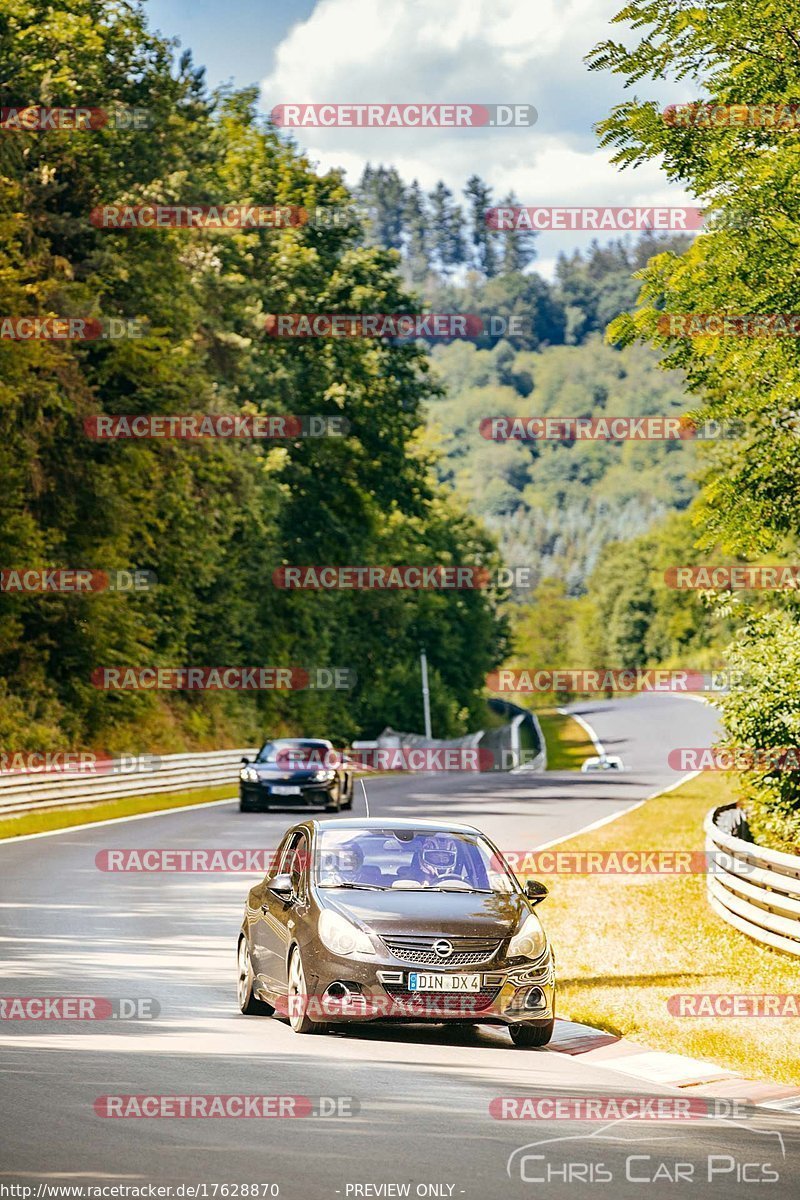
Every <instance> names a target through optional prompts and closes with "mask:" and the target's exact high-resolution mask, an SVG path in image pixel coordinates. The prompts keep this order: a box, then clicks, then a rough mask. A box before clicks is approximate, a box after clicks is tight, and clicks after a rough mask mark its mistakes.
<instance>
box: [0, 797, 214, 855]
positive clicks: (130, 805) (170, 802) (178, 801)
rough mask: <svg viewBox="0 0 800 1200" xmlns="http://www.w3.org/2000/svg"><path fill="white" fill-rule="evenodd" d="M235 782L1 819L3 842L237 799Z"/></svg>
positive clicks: (0, 829)
mask: <svg viewBox="0 0 800 1200" xmlns="http://www.w3.org/2000/svg"><path fill="white" fill-rule="evenodd" d="M235 792H236V785H235V783H225V784H220V785H219V786H218V787H209V788H195V789H194V790H190V791H188V792H158V793H154V794H151V795H149V796H126V797H124V798H123V799H121V800H108V801H104V802H101V803H99V804H76V805H74V806H70V807H69V808H51V809H44V810H41V811H39V812H26V813H19V814H18V815H15V816H10V817H3V818H0V841H3V840H5V839H6V838H13V837H19V836H20V835H21V834H23V833H44V832H45V831H47V830H50V829H68V828H69V827H70V826H71V825H86V824H89V823H90V822H91V823H92V824H94V823H95V822H98V821H109V820H111V819H112V818H113V817H130V816H133V815H135V814H137V813H146V812H157V811H158V809H161V808H183V807H184V806H185V805H187V804H205V803H207V802H209V801H211V800H225V799H228V798H230V799H233V798H234V794H235Z"/></svg>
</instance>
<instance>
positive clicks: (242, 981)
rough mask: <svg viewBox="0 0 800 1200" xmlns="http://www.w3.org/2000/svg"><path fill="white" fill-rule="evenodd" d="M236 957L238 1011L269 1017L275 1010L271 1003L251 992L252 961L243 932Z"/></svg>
mask: <svg viewBox="0 0 800 1200" xmlns="http://www.w3.org/2000/svg"><path fill="white" fill-rule="evenodd" d="M236 958H237V966H238V968H239V970H238V983H237V986H236V998H237V999H238V1001H239V1010H240V1012H243V1013H244V1015H245V1016H246V1017H271V1016H272V1014H273V1013H274V1011H275V1009H274V1008H273V1007H272V1005H271V1004H267V1003H266V1002H265V1001H264V1000H259V999H258V997H257V996H255V995H254V994H253V963H252V961H251V959H250V947H249V946H248V944H247V938H246V937H245V936H244V934H242V936H241V937H240V938H239V946H238V948H237V952H236Z"/></svg>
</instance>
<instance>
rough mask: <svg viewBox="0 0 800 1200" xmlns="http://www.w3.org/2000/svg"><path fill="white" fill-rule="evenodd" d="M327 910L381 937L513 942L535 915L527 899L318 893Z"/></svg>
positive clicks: (336, 890) (464, 894)
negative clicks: (437, 936)
mask: <svg viewBox="0 0 800 1200" xmlns="http://www.w3.org/2000/svg"><path fill="white" fill-rule="evenodd" d="M317 895H318V896H319V903H320V906H321V907H324V908H332V909H335V910H336V911H337V912H340V913H341V914H342V916H345V917H349V916H352V917H355V918H356V919H357V920H359V921H362V922H363V923H364V924H365V925H368V926H369V927H370V928H371V929H374V930H375V932H376V933H379V934H381V935H383V934H391V933H396V934H413V933H429V934H446V935H447V936H449V937H480V936H485V937H498V938H502V937H508V936H510V935H511V934H512V933H514V932H515V930H516V929H517V927H518V926H519V924H520V922H521V921H522V920H523V919H524V918H525V917H526V916H527V915H528V913H529V912H530V911H531V909H530V907H529V906H528V904H527V903H526V901H525V899H524V897H522V896H520V895H518V894H517V893H511V894H509V895H504V894H502V893H499V892H492V893H491V894H489V893H486V892H434V891H420V892H413V891H400V890H399V889H398V890H389V891H385V892H368V891H363V892H361V891H356V890H349V889H345V888H341V889H340V888H318V889H317Z"/></svg>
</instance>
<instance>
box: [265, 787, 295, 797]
mask: <svg viewBox="0 0 800 1200" xmlns="http://www.w3.org/2000/svg"><path fill="white" fill-rule="evenodd" d="M270 790H271V792H272V794H273V796H299V795H300V788H299V787H280V786H278V787H274V788H271V789H270Z"/></svg>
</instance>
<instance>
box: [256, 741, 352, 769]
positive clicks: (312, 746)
mask: <svg viewBox="0 0 800 1200" xmlns="http://www.w3.org/2000/svg"><path fill="white" fill-rule="evenodd" d="M333 753H334V752H333V750H332V749H331V747H330V746H329V745H328V744H327V743H326V742H310V741H309V742H304V741H298V740H296V739H288V738H279V739H278V740H277V741H274V742H267V743H266V744H265V745H264V746H262V747H261V749H260V750H259V752H258V755H257V757H256V762H260V763H280V764H281V765H285V766H287V767H327V766H329V765H330V763H329V762H328V759H329V758H330V757H331V756H332V755H333Z"/></svg>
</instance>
